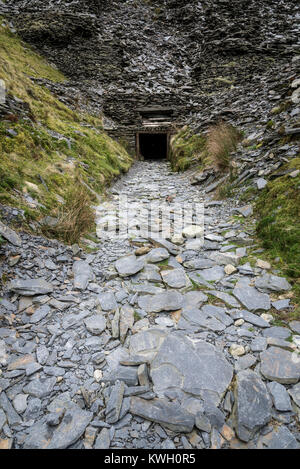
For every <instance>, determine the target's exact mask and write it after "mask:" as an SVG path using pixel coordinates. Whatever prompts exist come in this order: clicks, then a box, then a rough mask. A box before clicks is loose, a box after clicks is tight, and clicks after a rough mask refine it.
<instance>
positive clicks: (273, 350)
mask: <svg viewBox="0 0 300 469" xmlns="http://www.w3.org/2000/svg"><path fill="white" fill-rule="evenodd" d="M260 360H261V368H260V370H261V373H262V375H263V376H264V377H265V378H267V379H269V380H270V381H277V382H278V383H281V384H295V383H297V382H298V381H299V378H300V361H299V359H298V360H295V359H294V355H293V354H292V353H291V352H288V351H287V350H283V349H282V348H278V347H270V348H269V349H268V350H266V351H264V352H262V353H261V354H260Z"/></svg>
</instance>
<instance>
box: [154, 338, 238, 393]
mask: <svg viewBox="0 0 300 469" xmlns="http://www.w3.org/2000/svg"><path fill="white" fill-rule="evenodd" d="M232 375H233V368H232V366H231V365H230V363H228V362H227V360H226V359H225V357H224V356H223V354H222V353H220V352H219V351H218V350H217V349H216V348H215V347H214V346H213V345H211V344H209V343H207V342H203V341H199V342H196V343H193V342H192V341H190V340H188V339H187V338H185V337H182V336H178V335H177V334H169V335H167V337H166V339H165V340H164V342H163V343H162V345H161V346H160V348H159V351H158V352H157V354H156V356H155V357H154V359H153V360H152V362H151V364H150V376H151V379H152V381H153V384H154V388H153V390H154V392H156V393H157V394H158V395H159V396H163V395H164V394H165V392H166V391H167V390H168V389H176V388H177V389H179V390H182V391H184V392H186V393H190V394H193V395H194V396H201V395H202V391H203V390H210V391H214V392H215V393H217V394H218V395H222V394H223V393H224V392H225V390H226V389H227V387H228V386H229V384H230V382H231V379H232Z"/></svg>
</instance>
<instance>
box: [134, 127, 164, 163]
mask: <svg viewBox="0 0 300 469" xmlns="http://www.w3.org/2000/svg"><path fill="white" fill-rule="evenodd" d="M138 138H139V153H140V155H142V156H143V158H144V159H145V160H161V159H165V158H167V154H168V136H167V134H166V133H165V134H159V133H152V134H146V133H141V134H139V136H138Z"/></svg>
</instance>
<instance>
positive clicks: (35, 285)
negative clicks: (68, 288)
mask: <svg viewBox="0 0 300 469" xmlns="http://www.w3.org/2000/svg"><path fill="white" fill-rule="evenodd" d="M7 290H8V291H13V292H15V293H18V294H19V295H23V296H34V295H46V294H47V293H52V292H53V286H52V285H51V283H49V282H46V280H45V279H43V278H37V279H29V280H21V279H15V280H12V281H11V282H10V283H9V284H8V286H7Z"/></svg>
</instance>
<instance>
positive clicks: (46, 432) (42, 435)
mask: <svg viewBox="0 0 300 469" xmlns="http://www.w3.org/2000/svg"><path fill="white" fill-rule="evenodd" d="M92 418H93V413H92V412H87V411H84V410H81V409H80V407H79V406H77V405H75V404H74V405H70V406H68V408H67V409H66V412H65V415H64V417H63V419H62V421H61V423H60V424H59V425H58V427H50V426H48V425H47V424H46V423H45V422H44V421H43V420H41V421H40V422H38V423H37V424H35V425H33V427H32V428H31V429H30V431H29V434H28V436H27V437H26V439H25V442H24V448H25V449H66V448H68V447H69V446H71V445H72V444H74V443H76V441H77V440H78V439H79V438H80V437H81V436H82V435H83V433H84V431H85V429H86V427H87V426H88V424H89V423H90V421H91V420H92Z"/></svg>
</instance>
